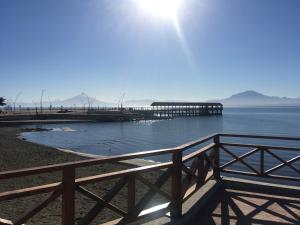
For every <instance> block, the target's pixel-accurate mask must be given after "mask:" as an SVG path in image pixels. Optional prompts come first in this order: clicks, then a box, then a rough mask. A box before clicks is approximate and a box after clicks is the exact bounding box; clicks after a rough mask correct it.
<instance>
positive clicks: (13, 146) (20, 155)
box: [0, 127, 168, 225]
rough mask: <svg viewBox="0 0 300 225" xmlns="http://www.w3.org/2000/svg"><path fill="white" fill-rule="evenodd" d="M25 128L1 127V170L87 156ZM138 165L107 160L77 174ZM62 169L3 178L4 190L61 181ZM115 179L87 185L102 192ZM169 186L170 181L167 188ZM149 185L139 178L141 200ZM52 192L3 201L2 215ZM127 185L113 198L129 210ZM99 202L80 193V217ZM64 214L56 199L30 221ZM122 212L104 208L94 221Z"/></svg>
mask: <svg viewBox="0 0 300 225" xmlns="http://www.w3.org/2000/svg"><path fill="white" fill-rule="evenodd" d="M21 132H22V129H21V128H15V127H0V154H1V157H0V171H8V170H15V169H22V168H28V167H35V166H44V165H50V164H55V163H63V162H71V161H78V160H83V159H87V157H85V156H80V155H76V154H73V153H72V152H68V151H60V150H58V149H55V148H50V147H46V146H42V145H38V144H34V143H30V142H26V141H24V140H21V139H19V138H18V135H19V134H20V133H21ZM130 167H134V166H133V165H130V164H127V163H126V164H125V163H113V164H112V163H106V164H103V165H97V166H92V167H86V168H82V169H78V170H77V173H76V176H77V177H82V176H87V175H95V174H103V173H107V172H113V171H118V170H122V169H127V168H130ZM159 174H160V173H159V172H157V171H154V172H148V173H147V175H145V177H146V178H147V179H149V180H154V179H155V178H156V177H157V176H158V175H159ZM60 178H61V174H60V173H51V174H43V175H37V176H30V177H26V178H16V179H9V180H1V183H0V192H3V191H9V190H15V189H17V188H25V187H31V186H35V185H38V184H46V183H50V182H55V181H60ZM116 181H117V180H114V181H106V182H101V183H95V184H91V185H87V186H85V187H86V188H88V189H89V190H90V191H93V192H94V193H96V194H98V195H99V196H102V195H103V194H105V192H106V191H107V190H110V189H111V188H112V186H113V185H114V183H115V182H116ZM163 189H168V184H167V185H166V186H165V187H164V188H163ZM147 190H148V188H147V187H146V186H144V185H142V184H140V183H139V182H137V200H138V199H139V198H140V197H141V196H142V194H143V193H144V192H145V191H147ZM46 196H48V195H47V194H41V195H37V196H32V197H26V198H22V199H17V200H12V201H6V202H0V218H2V219H10V220H11V219H13V218H16V217H18V215H21V214H22V213H24V212H25V211H26V209H28V208H30V206H33V205H34V204H36V203H38V202H40V201H41V199H43V198H45V197H46ZM126 199H127V189H126V187H125V188H123V189H122V190H121V192H120V193H119V194H118V195H117V196H116V197H115V198H114V199H113V200H112V203H113V204H116V205H118V207H120V208H122V209H124V210H126V207H127V201H126ZM154 201H155V202H156V203H158V202H160V201H161V199H160V198H159V197H157V198H155V200H154ZM94 204H95V202H94V201H92V200H90V199H88V198H86V197H83V196H81V195H79V194H78V193H77V194H76V219H77V220H79V219H80V218H82V217H83V216H84V215H85V214H86V212H88V211H89V209H91V208H92V207H93V206H94ZM60 217H61V199H60V198H59V199H58V200H56V201H54V202H53V203H51V204H50V205H49V206H48V207H47V208H45V209H43V210H42V211H41V212H40V213H39V214H37V215H36V216H34V217H33V218H32V219H31V220H30V221H28V223H26V224H35V225H39V224H47V225H48V224H49V225H52V224H53V225H54V224H60ZM118 217H119V216H118V215H116V214H115V213H112V212H111V211H109V210H106V209H105V210H104V211H103V212H102V213H101V214H100V215H99V216H98V217H97V218H96V219H95V220H94V223H93V224H99V223H100V222H105V221H109V220H112V219H115V218H118Z"/></svg>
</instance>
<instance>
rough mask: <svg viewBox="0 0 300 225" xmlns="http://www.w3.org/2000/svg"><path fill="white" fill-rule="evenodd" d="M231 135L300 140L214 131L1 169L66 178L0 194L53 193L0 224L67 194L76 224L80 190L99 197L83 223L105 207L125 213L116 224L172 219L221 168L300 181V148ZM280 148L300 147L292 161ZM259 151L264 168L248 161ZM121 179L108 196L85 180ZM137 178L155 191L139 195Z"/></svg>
mask: <svg viewBox="0 0 300 225" xmlns="http://www.w3.org/2000/svg"><path fill="white" fill-rule="evenodd" d="M226 138H248V139H264V140H284V141H300V138H288V137H269V136H250V135H234V134H213V135H210V136H208V137H205V138H202V139H200V140H196V141H193V142H190V143H187V144H184V145H181V146H179V147H176V148H169V149H160V150H154V151H145V152H137V153H132V154H126V155H120V156H113V157H106V158H101V159H90V160H84V161H79V162H70V163H64V164H56V165H50V166H43V167H36V168H29V169H22V170H16V171H8V172H1V173H0V181H1V180H4V179H12V178H17V177H27V176H32V175H37V174H45V173H52V172H58V171H60V172H62V177H61V181H60V182H56V183H50V184H45V185H40V186H34V187H29V188H24V189H18V190H13V191H7V192H2V193H0V202H2V201H7V200H12V199H17V198H23V197H27V196H34V195H38V194H41V193H48V194H49V196H48V198H46V199H45V200H43V201H41V202H40V203H39V204H38V205H35V206H34V207H32V208H30V209H28V211H26V212H24V214H23V215H20V216H19V217H18V218H14V220H13V221H10V220H4V219H0V224H5V225H7V224H14V225H22V224H25V223H26V222H27V221H28V220H29V219H30V218H32V217H33V216H35V215H36V214H37V213H39V212H40V211H41V210H42V209H43V208H45V207H47V206H48V205H49V203H51V202H53V201H54V200H56V199H57V198H59V197H61V198H62V213H61V215H62V224H63V225H73V224H75V192H79V193H80V194H82V195H84V196H86V197H88V198H90V199H92V200H94V201H95V202H96V203H97V204H95V206H94V207H93V208H92V209H91V210H90V211H89V212H88V213H87V214H86V215H85V216H84V217H83V218H82V219H81V220H80V221H79V222H78V223H77V224H79V225H88V224H90V223H91V222H92V221H93V220H94V219H95V218H96V216H97V215H98V214H100V213H101V212H102V211H103V209H105V208H108V209H110V210H112V211H113V212H115V213H116V214H118V215H119V219H117V220H115V221H112V222H111V224H116V223H126V222H129V221H132V220H136V219H138V218H142V217H146V216H149V215H150V214H155V213H167V212H170V215H171V218H178V217H180V216H181V215H182V205H183V204H184V202H185V201H186V200H187V199H189V198H190V197H191V196H192V195H193V194H194V193H195V192H196V191H197V190H198V189H199V188H200V187H202V186H203V185H204V184H205V183H206V182H207V181H208V180H210V179H212V178H214V179H217V180H218V179H220V178H221V177H220V174H221V173H231V174H239V175H246V176H257V177H263V178H276V179H286V180H293V181H300V171H299V168H298V167H297V166H294V165H293V164H294V163H295V162H296V161H298V160H299V159H300V155H299V152H300V148H298V147H297V148H296V147H278V146H266V145H256V144H245V143H243V144H241V143H231V142H225V141H223V139H226ZM229 147H234V148H237V147H242V148H254V149H253V150H251V151H249V152H246V153H245V154H242V155H240V156H238V155H237V154H236V153H234V152H233V150H229ZM189 149H190V150H192V151H191V152H190V153H189V154H186V151H187V150H189ZM195 149H199V150H195ZM276 150H283V151H293V152H297V153H298V155H297V156H295V157H293V158H292V159H289V160H287V161H286V160H284V159H282V158H281V157H280V156H278V155H277V154H276V153H274V151H276ZM224 153H226V154H228V155H229V156H231V157H232V158H233V159H232V160H230V161H228V162H223V161H224V160H223V156H224ZM256 153H260V166H259V169H256V168H254V167H253V166H252V165H251V163H248V162H246V161H245V159H246V158H247V157H249V156H251V155H253V154H256ZM266 153H267V154H269V155H270V156H272V157H274V158H275V159H277V160H279V161H280V164H279V165H276V166H274V167H272V168H269V169H267V170H266V168H265V157H266ZM166 154H169V155H171V157H172V160H171V161H169V162H165V163H159V164H154V165H149V166H142V167H136V168H130V169H125V170H121V171H117V172H111V173H105V174H99V175H94V176H88V177H79V178H76V169H78V168H82V167H87V166H92V165H99V164H103V163H115V162H121V161H124V160H129V159H136V158H145V157H152V156H158V155H166ZM221 159H222V160H221ZM221 162H222V163H221ZM238 162H239V163H241V164H243V165H244V166H246V167H247V168H248V169H249V170H251V172H247V171H240V170H236V169H234V170H229V169H228V167H230V166H232V165H234V164H236V163H238ZM283 167H289V168H290V169H292V170H293V171H294V172H295V173H296V174H297V176H294V177H292V176H282V175H281V176H279V175H274V172H275V171H277V170H279V169H281V168H283ZM153 170H159V172H160V175H159V177H158V178H157V179H156V181H155V182H154V183H153V181H152V182H151V181H149V180H147V179H146V178H144V177H143V176H142V175H143V174H146V173H147V172H149V171H153ZM116 179H118V180H117V182H116V183H115V185H114V187H113V188H111V189H110V190H109V191H108V192H107V193H105V195H104V196H102V197H100V196H98V195H96V194H95V193H93V192H91V191H89V190H87V189H86V188H85V187H84V185H87V184H91V183H96V182H102V181H108V180H109V181H110V180H116ZM168 180H170V181H171V189H170V190H169V191H164V190H162V186H163V185H164V184H165V183H166V182H167V181H168ZM137 181H138V182H141V183H143V184H144V185H146V186H147V187H148V188H149V190H148V191H146V193H145V194H144V195H143V196H142V197H141V198H140V199H139V200H138V199H137V198H136V189H137V184H136V182H137ZM123 188H127V199H126V201H127V210H124V209H121V208H119V207H118V206H116V205H114V204H112V203H111V200H112V199H113V198H114V197H115V196H116V195H117V194H118V193H119V192H120V190H121V189H123ZM156 194H159V195H160V196H162V197H163V198H164V199H165V203H164V204H161V205H159V206H156V207H153V208H147V206H148V204H149V202H150V201H151V200H152V199H153V197H154V196H155V195H156ZM124 200H125V199H124Z"/></svg>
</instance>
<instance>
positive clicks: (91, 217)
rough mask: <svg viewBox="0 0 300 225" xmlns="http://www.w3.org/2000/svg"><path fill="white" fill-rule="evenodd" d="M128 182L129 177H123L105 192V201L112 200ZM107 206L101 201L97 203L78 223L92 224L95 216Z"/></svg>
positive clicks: (80, 224) (82, 224)
mask: <svg viewBox="0 0 300 225" xmlns="http://www.w3.org/2000/svg"><path fill="white" fill-rule="evenodd" d="M126 183H127V178H126V177H122V178H121V179H120V180H119V181H118V182H117V183H116V184H115V186H114V187H113V188H112V189H111V190H110V191H109V192H107V193H106V194H105V196H104V197H103V200H104V201H105V202H110V201H111V200H112V199H113V198H114V197H115V195H116V194H118V193H119V191H120V190H121V189H122V188H123V187H124V186H125V184H126ZM104 208H105V205H103V204H102V203H101V202H98V203H96V205H95V206H94V207H93V208H92V209H91V210H90V211H89V212H88V213H87V214H86V215H85V216H84V217H83V218H82V219H81V220H80V221H79V222H78V225H88V224H90V223H91V222H92V221H93V220H94V219H95V217H96V216H97V215H98V214H99V213H100V212H101V211H102V210H103V209H104Z"/></svg>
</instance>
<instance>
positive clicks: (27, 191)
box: [0, 183, 61, 201]
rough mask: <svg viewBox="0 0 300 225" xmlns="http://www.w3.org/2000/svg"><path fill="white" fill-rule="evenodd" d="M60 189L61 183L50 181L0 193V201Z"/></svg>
mask: <svg viewBox="0 0 300 225" xmlns="http://www.w3.org/2000/svg"><path fill="white" fill-rule="evenodd" d="M59 189H61V183H52V184H46V185H40V186H35V187H30V188H24V189H18V190H14V191H7V192H2V193H0V201H6V200H12V199H15V198H23V197H28V196H32V195H37V194H43V193H48V192H52V191H55V190H59Z"/></svg>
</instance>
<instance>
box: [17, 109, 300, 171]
mask: <svg viewBox="0 0 300 225" xmlns="http://www.w3.org/2000/svg"><path fill="white" fill-rule="evenodd" d="M26 127H27V128H46V129H51V130H50V131H37V132H36V131H35V132H24V133H22V134H21V136H22V138H24V139H26V140H27V141H30V142H34V143H38V144H43V145H47V146H51V147H55V148H63V149H69V150H72V151H74V152H80V153H88V154H94V155H100V156H113V155H121V154H126V153H133V152H139V151H146V150H155V149H162V148H171V147H176V146H179V145H182V144H185V143H187V142H190V141H193V140H196V139H200V138H201V137H205V136H207V135H210V134H213V133H234V134H250V135H272V136H292V137H300V107H268V108H225V109H224V112H223V115H222V116H201V117H185V118H183V117H182V118H174V119H169V120H146V121H131V122H105V123H74V124H49V125H34V126H32V125H31V126H26ZM226 141H227V142H228V141H231V142H240V143H256V144H267V145H274V146H291V147H300V141H276V140H264V141H261V140H256V139H253V140H252V139H234V140H230V139H227V140H226ZM197 147H198V148H200V147H201V146H197ZM194 150H196V148H193V149H191V150H189V151H187V153H189V152H191V151H194ZM250 150H252V149H249V148H248V149H247V148H232V149H231V150H230V151H232V152H233V153H235V154H237V155H242V154H244V153H246V152H247V151H250ZM187 153H186V154H187ZM275 153H276V154H277V155H278V156H280V157H282V158H283V159H284V160H289V159H291V158H293V157H296V156H298V155H299V152H297V151H276V152H275ZM258 157H259V156H258V154H257V155H256V156H255V155H254V156H251V157H248V158H246V159H244V160H245V161H247V162H248V163H249V164H252V166H253V167H254V168H258V167H259V163H258V162H259V160H258ZM232 159H233V158H232V156H230V155H229V154H227V153H225V152H222V153H221V161H222V162H223V163H226V162H228V161H230V160H232ZM265 159H266V169H268V168H271V167H273V166H276V165H279V164H280V163H282V162H280V161H278V159H276V158H274V157H272V156H271V155H266V156H265ZM147 160H154V161H157V162H163V161H168V160H170V156H168V155H164V156H158V157H151V158H147ZM292 165H293V166H294V167H296V169H298V170H300V160H298V161H296V162H294V163H293V164H292ZM232 166H233V168H238V169H240V170H245V171H247V170H249V168H247V167H245V166H244V165H243V164H242V163H235V165H232ZM277 173H278V175H287V174H288V175H294V176H298V177H299V174H297V173H296V172H295V170H293V169H292V168H290V167H284V168H282V169H280V170H278V171H277Z"/></svg>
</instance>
